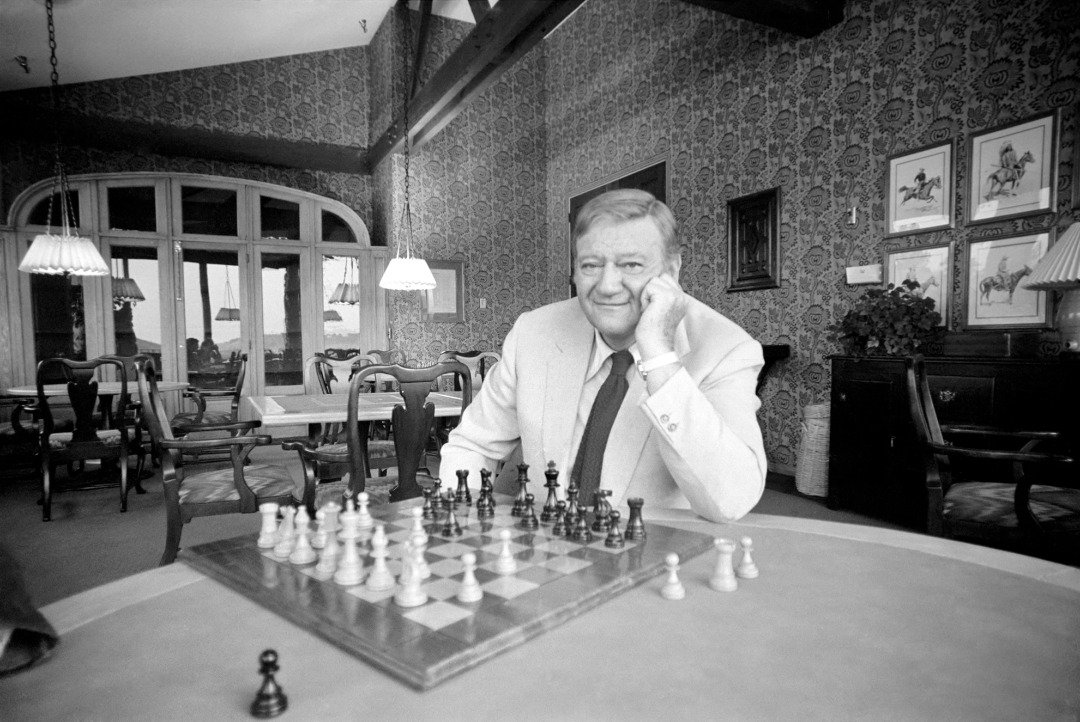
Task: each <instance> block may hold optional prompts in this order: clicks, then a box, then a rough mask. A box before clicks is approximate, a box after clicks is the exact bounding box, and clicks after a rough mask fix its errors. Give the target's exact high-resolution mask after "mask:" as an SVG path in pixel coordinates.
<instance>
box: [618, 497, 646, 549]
mask: <svg viewBox="0 0 1080 722" xmlns="http://www.w3.org/2000/svg"><path fill="white" fill-rule="evenodd" d="M626 504H627V505H628V506H629V507H630V518H629V519H628V520H627V522H626V531H625V532H624V533H623V536H625V537H626V538H627V539H635V540H639V541H640V540H642V539H644V538H645V524H644V523H643V522H642V521H641V507H642V506H644V505H645V500H644V499H642V498H641V497H639V496H636V497H634V498H632V499H627V500H626Z"/></svg>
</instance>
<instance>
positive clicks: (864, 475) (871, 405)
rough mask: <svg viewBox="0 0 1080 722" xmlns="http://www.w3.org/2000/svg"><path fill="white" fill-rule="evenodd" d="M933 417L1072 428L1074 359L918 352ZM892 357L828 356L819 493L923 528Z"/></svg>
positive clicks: (1077, 378)
mask: <svg viewBox="0 0 1080 722" xmlns="http://www.w3.org/2000/svg"><path fill="white" fill-rule="evenodd" d="M926 369H927V374H928V376H929V381H930V389H931V392H932V393H933V395H934V404H935V408H936V409H937V411H938V416H939V417H940V421H941V423H943V424H961V423H967V424H989V425H994V426H1000V427H1004V428H1012V429H1021V428H1023V429H1052V430H1056V431H1061V432H1065V433H1066V434H1070V435H1073V436H1074V438H1073V440H1075V434H1076V429H1077V427H1080V421H1078V420H1077V411H1078V410H1080V361H1078V360H1077V359H1073V358H1057V359H1050V360H1036V359H1000V358H994V359H988V358H967V357H965V358H959V357H958V358H950V357H928V358H927V360H926ZM904 370H905V365H904V359H902V358H856V357H852V356H835V357H833V358H832V400H831V420H830V430H829V437H830V438H829V496H828V504H829V506H830V507H831V508H834V509H850V510H853V511H858V512H860V513H863V514H867V515H869V516H873V517H876V518H880V519H885V520H888V521H892V522H895V523H898V524H903V525H904V526H908V527H911V528H913V529H919V530H923V529H925V528H926V489H925V486H924V485H925V480H924V478H923V472H922V465H921V461H920V456H919V451H918V448H917V446H916V444H917V442H916V440H915V431H914V428H913V427H912V424H911V419H910V416H909V412H908V398H907V386H906V384H905V380H904Z"/></svg>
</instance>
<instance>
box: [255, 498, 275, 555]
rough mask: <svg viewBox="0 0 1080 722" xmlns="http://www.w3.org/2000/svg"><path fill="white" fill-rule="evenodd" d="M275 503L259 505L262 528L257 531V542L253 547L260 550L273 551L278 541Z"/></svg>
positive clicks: (269, 502)
mask: <svg viewBox="0 0 1080 722" xmlns="http://www.w3.org/2000/svg"><path fill="white" fill-rule="evenodd" d="M278 508H279V507H278V504H277V502H273V501H268V502H266V503H265V504H259V513H260V514H262V528H261V529H259V540H258V541H257V542H255V545H256V546H258V547H259V548H260V549H273V548H274V545H276V544H277V540H278V535H277V532H278V528H277V513H278Z"/></svg>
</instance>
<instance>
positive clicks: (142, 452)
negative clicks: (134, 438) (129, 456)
mask: <svg viewBox="0 0 1080 722" xmlns="http://www.w3.org/2000/svg"><path fill="white" fill-rule="evenodd" d="M145 468H146V449H145V448H140V449H139V458H138V459H137V460H136V461H135V484H134V486H135V493H136V494H145V493H146V489H144V488H143V486H142V475H143V470H144V469H145Z"/></svg>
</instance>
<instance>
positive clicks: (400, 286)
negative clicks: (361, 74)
mask: <svg viewBox="0 0 1080 722" xmlns="http://www.w3.org/2000/svg"><path fill="white" fill-rule="evenodd" d="M402 12H403V13H404V16H405V20H404V22H403V23H402V34H403V35H404V43H403V44H402V51H401V58H402V61H403V62H402V67H403V68H404V72H403V73H402V80H403V86H404V92H403V96H404V98H405V103H404V121H405V205H404V207H403V208H402V211H401V223H399V224H398V238H397V254H396V255H395V256H394V257H393V258H391V259H390V263H388V264H387V265H386V270H385V271H383V275H382V278H381V279H379V287H380V288H386V289H389V290H391V291H427V290H431V289H432V288H435V276H433V275H431V269H430V268H428V264H427V262H426V261H424V259H422V258H420V257H419V256H414V255H413V253H412V208H411V207H410V204H409V175H410V174H409V155H410V152H409V88H410V87H411V86H412V82H411V80H410V74H409V55H410V54H411V53H410V50H411V45H412V43H411V41H410V38H411V36H412V33H411V32H410V30H409V8H408V6H407V4H405V3H403V4H402ZM402 246H404V247H405V255H402Z"/></svg>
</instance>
